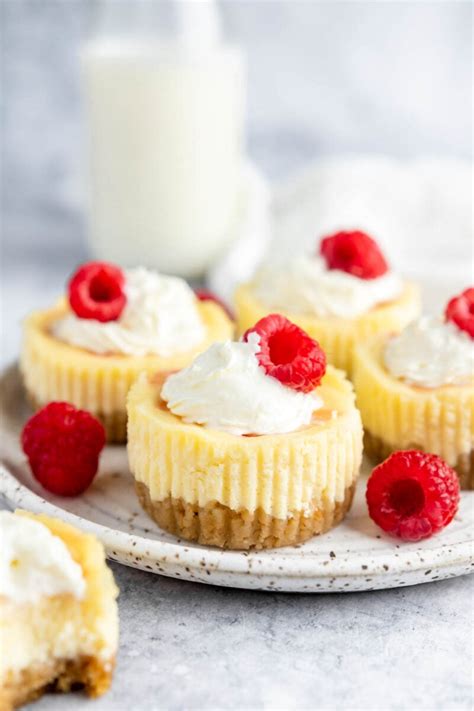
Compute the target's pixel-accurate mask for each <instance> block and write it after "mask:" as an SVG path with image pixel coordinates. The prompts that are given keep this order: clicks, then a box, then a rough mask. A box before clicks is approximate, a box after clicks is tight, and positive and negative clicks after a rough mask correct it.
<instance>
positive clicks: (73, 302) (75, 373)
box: [21, 262, 232, 442]
mask: <svg viewBox="0 0 474 711" xmlns="http://www.w3.org/2000/svg"><path fill="white" fill-rule="evenodd" d="M231 334H232V322H231V321H230V319H229V318H228V316H227V315H226V313H225V311H224V310H223V308H221V307H220V306H219V305H218V304H216V303H215V302H213V301H212V300H206V301H201V300H199V299H198V298H197V297H196V296H195V294H194V293H193V291H192V290H191V289H190V287H189V286H188V285H187V284H186V282H184V281H183V280H181V279H178V278H176V277H170V276H163V275H161V274H158V273H156V272H153V271H148V270H147V269H143V268H137V269H129V270H126V271H122V269H119V268H118V267H116V266H114V265H112V264H107V263H103V262H90V263H88V264H85V265H83V266H82V267H80V268H79V269H78V270H77V271H76V273H75V274H74V275H73V276H72V278H71V280H70V282H69V285H68V296H67V299H65V300H63V301H61V302H60V303H59V304H57V305H56V306H54V307H53V308H50V309H47V310H45V311H36V312H34V313H33V314H31V316H30V317H29V318H28V319H27V320H26V323H25V333H24V344H23V351H22V356H21V371H22V374H23V379H24V382H25V386H26V390H27V392H28V395H29V397H30V399H31V400H32V402H33V404H34V406H35V407H41V406H43V405H45V404H46V403H48V402H50V401H52V400H58V401H67V402H70V403H71V404H73V405H75V406H77V407H79V408H83V409H85V410H88V411H90V412H91V413H92V414H93V415H95V416H96V417H98V418H99V419H100V420H101V421H102V422H103V424H104V426H105V428H106V432H107V439H108V440H109V441H116V442H121V441H124V440H125V439H126V396H127V392H128V389H129V388H130V386H131V384H132V383H133V382H134V380H135V379H136V378H137V376H138V374H139V373H140V372H142V371H146V372H150V373H154V374H155V375H156V374H158V373H160V372H161V373H166V372H169V371H170V370H177V369H179V368H183V367H184V366H185V365H187V364H188V363H190V362H191V361H192V359H193V358H194V356H195V355H196V354H197V353H199V352H200V351H202V350H205V349H206V348H207V347H208V346H209V345H210V344H211V343H212V342H213V341H215V340H222V339H225V338H230V337H231Z"/></svg>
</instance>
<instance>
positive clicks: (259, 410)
mask: <svg viewBox="0 0 474 711" xmlns="http://www.w3.org/2000/svg"><path fill="white" fill-rule="evenodd" d="M259 341H260V336H259V335H258V334H257V333H251V334H250V335H249V338H248V341H247V342H243V341H238V342H233V341H224V342H222V343H214V344H213V345H212V346H211V347H210V348H208V350H207V351H204V353H202V354H201V355H199V356H198V357H197V358H196V359H195V361H194V362H193V363H192V364H191V365H190V366H189V367H187V368H184V370H181V371H180V372H179V373H175V374H174V375H170V376H169V377H168V378H167V380H166V381H165V383H164V385H163V387H162V390H161V397H162V398H163V400H165V402H166V403H167V404H168V408H169V409H170V410H171V412H172V413H173V414H175V415H177V416H179V417H181V418H182V419H183V420H184V421H185V422H188V423H195V424H198V425H203V426H204V427H209V428H212V429H215V430H222V431H224V432H228V433H230V434H235V435H244V434H255V435H263V434H278V433H283V432H293V431H294V430H297V429H298V428H299V427H302V426H304V425H308V424H309V423H310V422H311V417H312V414H313V412H314V411H315V410H317V409H319V408H320V407H322V405H323V402H322V400H321V398H320V397H318V396H317V395H315V394H314V393H301V392H297V391H296V390H292V389H291V388H289V387H287V386H286V385H282V384H281V383H280V382H279V381H278V380H276V378H272V377H271V376H269V375H266V373H265V371H264V369H263V368H262V367H261V366H260V364H259V362H258V359H257V357H256V356H257V353H258V352H259V350H260V346H259Z"/></svg>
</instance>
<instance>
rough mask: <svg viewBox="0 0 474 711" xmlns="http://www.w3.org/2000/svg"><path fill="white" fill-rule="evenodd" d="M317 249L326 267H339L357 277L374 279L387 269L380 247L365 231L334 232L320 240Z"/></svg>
mask: <svg viewBox="0 0 474 711" xmlns="http://www.w3.org/2000/svg"><path fill="white" fill-rule="evenodd" d="M319 251H320V253H321V256H322V257H324V259H325V260H326V264H327V267H328V269H339V270H341V271H343V272H347V274H352V275H353V276H356V277H359V279H376V278H377V277H380V276H383V274H385V273H386V272H387V271H388V264H387V262H386V260H385V257H384V256H383V254H382V252H381V250H380V247H379V246H378V244H377V242H375V240H374V239H372V237H369V235H367V234H366V233H365V232H360V231H358V230H356V231H353V232H336V234H334V235H330V236H328V237H324V238H323V239H322V240H321V243H320V246H319Z"/></svg>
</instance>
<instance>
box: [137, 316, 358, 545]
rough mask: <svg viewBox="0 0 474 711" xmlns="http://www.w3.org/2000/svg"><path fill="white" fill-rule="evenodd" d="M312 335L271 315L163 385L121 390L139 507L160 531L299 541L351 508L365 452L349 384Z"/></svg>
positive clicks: (210, 541) (224, 541)
mask: <svg viewBox="0 0 474 711" xmlns="http://www.w3.org/2000/svg"><path fill="white" fill-rule="evenodd" d="M325 368H326V366H325V356H324V353H323V351H322V350H321V349H320V348H319V346H318V344H317V343H315V342H314V341H313V340H312V339H310V338H309V337H308V336H307V334H305V333H304V332H303V331H302V330H301V329H299V328H298V327H297V326H295V325H294V324H291V323H290V322H289V321H288V320H287V319H285V318H283V317H281V316H278V315H271V316H269V317H267V318H266V319H263V320H262V321H261V322H259V323H258V324H256V326H255V328H254V329H253V330H252V329H251V330H250V331H249V332H248V333H247V334H246V335H245V337H244V340H243V341H240V342H231V341H227V342H224V343H217V344H214V345H213V346H211V347H210V348H209V349H208V350H207V351H205V352H204V353H203V354H201V355H200V356H198V358H197V359H196V360H195V361H194V363H193V364H192V365H191V366H189V367H188V368H186V369H184V370H183V371H181V372H179V373H177V374H175V375H171V376H169V378H168V379H167V380H166V381H165V383H164V385H162V384H161V383H158V384H156V383H155V382H154V381H153V379H152V378H150V377H147V376H145V375H144V376H142V378H141V379H140V380H139V382H137V383H136V384H135V385H134V386H133V388H132V389H131V391H130V393H129V397H128V416H129V432H128V452H129V461H130V467H131V471H132V473H133V475H134V477H135V482H136V490H137V493H138V497H139V499H140V502H141V504H142V506H143V507H144V508H145V510H146V511H147V512H148V514H149V515H150V516H151V517H152V518H153V519H154V520H155V521H156V522H157V523H158V525H159V526H161V527H162V528H164V529H165V530H167V531H169V532H171V533H174V534H176V535H178V536H180V537H182V538H185V539H188V540H192V541H198V542H199V543H202V544H206V545H214V546H219V547H222V548H234V549H249V548H252V547H255V548H271V547H276V546H284V545H290V544H295V543H299V542H301V541H304V540H306V539H308V538H310V537H311V536H313V535H315V534H318V533H323V532H324V531H327V530H328V529H330V528H331V527H332V526H334V525H335V524H337V523H338V522H339V521H340V520H341V519H342V518H343V517H344V515H345V514H346V512H347V511H348V509H349V507H350V505H351V501H352V496H353V493H354V488H355V484H356V480H357V477H358V473H359V467H360V462H361V454H362V426H361V421H360V416H359V412H358V410H357V409H356V407H355V404H354V394H353V390H352V386H351V384H350V383H349V382H348V381H347V380H346V378H345V376H344V375H343V373H342V372H340V371H337V370H335V369H334V368H332V367H328V368H327V371H326V372H325Z"/></svg>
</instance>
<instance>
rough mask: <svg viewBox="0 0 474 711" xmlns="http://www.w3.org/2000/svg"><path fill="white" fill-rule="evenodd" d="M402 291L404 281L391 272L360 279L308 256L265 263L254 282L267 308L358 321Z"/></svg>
mask: <svg viewBox="0 0 474 711" xmlns="http://www.w3.org/2000/svg"><path fill="white" fill-rule="evenodd" d="M402 288H403V284H402V281H401V280H400V278H399V277H398V276H396V275H395V274H393V273H392V272H387V273H386V274H384V275H383V276H381V277H378V278H376V279H360V278H359V277H356V276H353V275H352V274H347V273H346V272H343V271H341V270H339V269H328V268H327V265H326V262H325V260H324V259H323V258H322V257H319V256H307V255H299V256H297V257H294V258H293V259H290V260H289V261H287V262H285V263H282V264H280V263H269V264H265V265H264V266H262V267H261V268H260V269H259V271H258V272H257V274H256V275H255V277H254V280H253V291H254V293H255V295H256V296H257V298H258V299H259V300H260V301H262V302H263V303H264V304H265V305H266V306H267V307H268V308H270V309H274V310H276V311H283V313H288V312H293V313H295V314H307V315H310V316H317V317H319V318H326V317H336V318H355V317H357V316H360V315H361V314H364V313H367V311H370V309H372V308H373V307H374V306H377V305H378V304H382V303H385V302H387V301H391V300H393V299H396V298H397V297H398V296H399V295H400V293H401V291H402Z"/></svg>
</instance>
